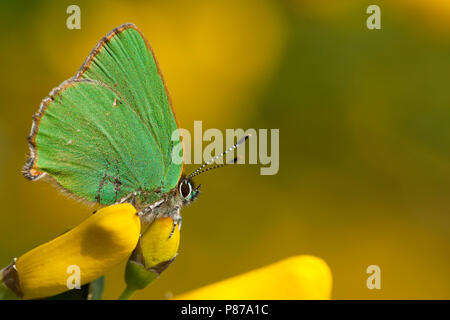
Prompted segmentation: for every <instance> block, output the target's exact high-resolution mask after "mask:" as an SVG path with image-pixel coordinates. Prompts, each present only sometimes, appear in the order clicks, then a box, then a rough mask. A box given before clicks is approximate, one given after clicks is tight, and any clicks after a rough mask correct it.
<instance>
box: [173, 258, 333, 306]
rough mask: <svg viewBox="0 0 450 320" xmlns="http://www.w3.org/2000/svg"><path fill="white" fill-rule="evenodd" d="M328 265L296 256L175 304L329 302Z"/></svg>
mask: <svg viewBox="0 0 450 320" xmlns="http://www.w3.org/2000/svg"><path fill="white" fill-rule="evenodd" d="M331 286H332V276H331V271H330V268H329V267H328V265H327V264H326V263H325V261H323V260H322V259H319V258H316V257H313V256H307V255H302V256H295V257H291V258H288V259H285V260H282V261H280V262H277V263H274V264H271V265H268V266H265V267H262V268H259V269H256V270H253V271H250V272H246V273H244V274H241V275H238V276H235V277H232V278H229V279H227V280H223V281H220V282H217V283H214V284H211V285H208V286H205V287H202V288H200V289H197V290H194V291H191V292H188V293H185V294H182V295H179V296H177V297H175V298H174V299H178V300H188V299H189V300H191V299H192V300H205V299H209V300H230V299H237V300H256V299H267V300H277V299H286V300H297V299H298V300H300V299H301V300H309V299H330V297H331Z"/></svg>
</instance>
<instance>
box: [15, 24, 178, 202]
mask: <svg viewBox="0 0 450 320" xmlns="http://www.w3.org/2000/svg"><path fill="white" fill-rule="evenodd" d="M174 132H175V138H176V139H175V140H174V141H172V134H173V133H174ZM178 143H180V137H179V134H178V127H177V123H176V120H175V116H174V112H173V110H172V108H171V103H170V100H169V96H168V94H167V89H166V87H165V84H164V80H163V78H162V75H161V72H160V70H159V67H158V64H157V62H156V59H155V58H154V55H153V52H152V50H151V48H150V46H149V44H148V42H147V40H146V39H145V38H144V37H143V35H142V34H141V32H140V31H139V30H138V29H137V28H136V26H134V25H132V24H126V25H123V26H120V27H118V28H116V29H114V30H113V31H111V32H110V33H109V34H108V35H107V36H106V37H104V38H103V39H102V40H101V41H100V42H99V43H98V44H97V46H96V47H95V48H94V50H93V51H92V52H91V54H90V55H89V56H88V58H87V59H86V61H85V63H84V64H83V66H82V67H81V68H80V70H79V71H78V73H77V75H76V76H75V77H74V78H72V79H69V80H68V81H66V82H65V83H63V84H62V85H61V86H60V87H58V88H56V89H55V90H54V91H53V92H52V93H51V94H50V96H49V97H48V98H46V99H44V101H43V103H42V105H41V108H40V110H39V112H38V113H37V114H36V115H35V118H34V122H33V128H32V132H31V134H30V137H29V144H30V150H31V152H30V158H29V160H28V161H27V164H26V166H25V168H24V174H25V176H26V177H27V178H29V179H31V180H35V179H37V178H40V177H41V176H43V175H44V174H45V173H47V174H48V175H49V176H51V177H52V178H54V180H56V182H57V183H58V184H59V185H61V186H62V187H63V188H64V189H66V190H67V191H69V192H71V193H73V194H75V195H76V196H79V197H81V198H83V199H86V200H88V201H96V202H99V203H101V204H112V203H114V202H116V201H117V200H118V199H120V198H122V197H124V196H126V195H128V194H129V193H131V192H134V191H140V192H141V193H142V194H143V195H144V198H142V201H144V202H146V203H149V202H153V201H155V200H157V199H158V197H159V196H160V194H161V193H164V192H167V191H169V190H171V189H172V188H174V187H175V186H176V184H177V183H178V180H179V178H180V176H181V173H182V170H183V168H182V164H175V163H173V162H172V149H173V146H174V145H176V144H178Z"/></svg>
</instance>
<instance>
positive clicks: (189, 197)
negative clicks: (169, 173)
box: [177, 177, 201, 206]
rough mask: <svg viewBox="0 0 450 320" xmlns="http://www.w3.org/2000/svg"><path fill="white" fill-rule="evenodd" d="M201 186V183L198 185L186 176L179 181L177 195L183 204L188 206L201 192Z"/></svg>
mask: <svg viewBox="0 0 450 320" xmlns="http://www.w3.org/2000/svg"><path fill="white" fill-rule="evenodd" d="M200 187H201V185H199V186H198V187H196V186H195V184H194V182H193V181H192V179H191V178H189V177H184V178H182V179H181V180H180V182H179V183H178V188H177V195H178V198H179V199H180V200H181V203H182V204H183V206H187V205H188V204H190V203H192V202H194V200H195V199H197V197H198V196H199V194H200V191H199V189H200Z"/></svg>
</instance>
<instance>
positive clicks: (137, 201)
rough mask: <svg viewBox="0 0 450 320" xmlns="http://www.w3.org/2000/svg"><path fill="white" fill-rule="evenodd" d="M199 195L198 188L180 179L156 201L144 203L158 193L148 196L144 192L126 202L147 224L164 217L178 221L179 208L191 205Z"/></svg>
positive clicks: (187, 180)
mask: <svg viewBox="0 0 450 320" xmlns="http://www.w3.org/2000/svg"><path fill="white" fill-rule="evenodd" d="M199 193H200V192H199V187H197V188H195V187H194V184H193V183H192V181H190V180H189V179H186V178H182V179H181V180H180V182H179V183H178V185H177V186H176V187H175V188H173V189H172V190H170V191H169V192H166V193H164V194H160V197H159V199H157V200H156V201H153V202H151V203H150V202H146V200H147V201H148V199H154V196H155V195H158V192H152V193H149V194H148V195H147V194H146V192H137V193H135V194H133V195H132V197H130V199H129V201H127V202H130V203H132V204H133V205H134V206H135V207H136V209H137V210H138V211H139V215H140V216H141V220H142V222H143V223H146V224H149V223H152V222H153V221H154V220H156V219H159V218H165V217H171V218H172V219H173V220H174V221H179V220H181V215H180V210H181V208H183V207H185V206H187V205H189V204H191V203H192V202H193V201H194V200H195V199H196V198H197V197H198V195H199Z"/></svg>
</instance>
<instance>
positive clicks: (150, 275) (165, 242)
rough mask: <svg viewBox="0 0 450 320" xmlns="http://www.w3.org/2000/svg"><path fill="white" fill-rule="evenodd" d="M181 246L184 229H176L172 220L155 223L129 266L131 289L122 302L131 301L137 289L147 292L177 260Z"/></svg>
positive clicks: (126, 275) (167, 219)
mask: <svg viewBox="0 0 450 320" xmlns="http://www.w3.org/2000/svg"><path fill="white" fill-rule="evenodd" d="M172 231H173V234H172ZM179 244H180V229H179V228H178V227H176V228H175V229H173V220H172V218H170V217H167V218H161V219H158V220H156V221H154V222H153V223H152V224H151V225H150V226H149V227H148V228H147V230H146V231H145V232H144V233H143V235H142V236H141V239H140V241H139V243H138V245H137V247H136V249H135V251H134V252H133V255H132V256H131V258H130V260H129V261H128V263H127V267H126V270H125V281H126V283H127V287H126V288H125V291H124V292H123V293H122V295H121V296H120V299H129V298H130V297H131V296H132V295H133V294H134V292H135V291H136V290H139V289H144V288H145V287H146V286H147V285H148V284H149V283H150V282H152V281H153V280H154V279H156V278H157V277H158V276H159V275H160V274H161V272H163V271H164V270H165V269H166V268H167V267H168V266H169V265H170V264H171V263H172V261H173V260H174V259H175V257H176V255H177V251H178V246H179Z"/></svg>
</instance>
